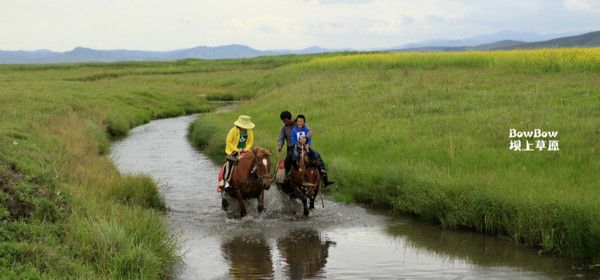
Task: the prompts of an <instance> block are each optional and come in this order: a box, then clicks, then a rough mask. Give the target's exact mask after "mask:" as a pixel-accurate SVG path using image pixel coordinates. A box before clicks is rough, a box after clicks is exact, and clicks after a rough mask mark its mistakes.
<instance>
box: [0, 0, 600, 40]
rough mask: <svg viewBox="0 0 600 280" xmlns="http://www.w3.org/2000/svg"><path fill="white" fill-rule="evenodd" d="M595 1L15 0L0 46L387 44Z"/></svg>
mask: <svg viewBox="0 0 600 280" xmlns="http://www.w3.org/2000/svg"><path fill="white" fill-rule="evenodd" d="M599 11H600V0H504V1H497V0H480V1H469V0H452V1H447V0H419V1H399V0H255V1H239V0H200V1H199V0H177V1H176V2H172V1H161V0H128V1H122V0H103V1H100V0H54V1H51V0H19V1H7V3H3V4H2V9H0V38H10V40H0V49H52V50H68V49H72V48H73V47H76V46H86V47H91V48H100V49H111V48H127V49H146V50H148V49H149V50H169V49H179V48H185V47H193V46H197V45H210V46H215V45H226V44H234V43H235V44H246V45H249V46H252V47H255V48H259V49H279V48H304V47H307V46H312V45H319V46H323V47H328V48H344V47H351V48H359V49H362V48H385V47H391V46H397V45H401V44H404V43H410V42H415V41H421V40H426V39H432V38H449V39H456V38H463V37H469V36H474V35H479V34H486V33H494V32H498V31H501V30H516V31H533V32H538V33H556V32H567V31H580V30H583V31H588V30H593V29H596V28H598V29H600V20H599V19H598V12H599Z"/></svg>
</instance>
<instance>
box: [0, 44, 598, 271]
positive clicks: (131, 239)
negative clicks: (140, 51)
mask: <svg viewBox="0 0 600 280" xmlns="http://www.w3.org/2000/svg"><path fill="white" fill-rule="evenodd" d="M599 65H600V50H599V49H569V50H546V51H514V52H472V53H452V54H411V53H407V54H328V55H314V56H282V57H266V58H257V59H248V60H221V61H197V60H185V61H177V62H135V63H133V62H132V63H110V64H64V65H3V66H0V104H2V107H1V110H0V187H1V188H0V201H2V207H0V222H1V223H2V226H1V227H0V275H2V277H6V278H9V279H10V278H31V279H36V278H38V279H56V278H75V279H108V278H126V279H130V278H142V279H157V278H165V277H166V276H168V275H169V273H170V271H171V269H173V266H174V265H175V264H176V263H177V260H178V257H177V253H176V252H177V246H178V242H177V238H176V237H175V236H172V235H171V234H169V233H168V231H167V228H166V226H165V221H164V217H163V212H164V209H165V204H164V200H163V198H162V197H161V196H160V194H159V192H158V191H157V188H156V185H155V183H154V182H152V180H151V179H150V178H149V177H146V176H130V175H121V174H119V173H118V172H117V170H116V168H115V167H114V166H113V164H112V163H111V162H110V160H109V159H108V158H107V156H106V154H107V152H108V151H109V149H110V146H109V144H110V139H111V138H118V137H122V136H124V135H126V134H127V132H128V131H129V129H130V128H131V127H133V126H135V125H139V124H142V123H145V122H147V121H149V120H151V119H154V118H161V117H169V116H177V115H183V114H189V113H194V112H207V111H210V110H212V109H214V108H216V107H217V106H220V105H219V104H218V102H212V101H223V100H244V101H243V102H241V103H240V104H239V105H238V106H237V107H236V109H235V110H234V111H231V112H225V113H216V114H207V115H203V117H202V118H200V119H199V120H198V121H196V122H195V123H194V125H193V126H192V127H191V128H190V138H191V139H192V141H193V142H194V144H195V145H197V146H198V147H201V148H203V149H205V151H206V152H207V154H209V155H210V156H211V157H212V158H213V159H215V160H217V161H221V160H222V158H223V142H224V141H223V139H224V138H225V133H226V132H227V129H228V128H229V127H230V126H231V122H233V120H234V119H235V118H236V117H237V115H239V114H241V113H244V114H249V115H251V116H252V117H253V120H254V121H255V123H256V124H257V129H256V133H257V134H256V138H257V139H256V140H257V142H258V144H259V145H263V146H269V147H273V148H274V147H275V145H276V139H277V138H276V137H277V133H278V131H279V127H280V121H279V119H278V115H279V112H280V111H281V110H284V109H289V110H291V111H292V112H293V113H304V114H306V115H307V118H308V119H307V120H308V123H309V124H310V125H311V127H312V128H313V129H314V131H315V138H314V143H315V147H316V148H317V149H318V150H319V151H320V152H321V153H322V154H323V155H324V158H325V160H326V162H327V164H328V165H329V166H330V169H331V171H330V172H331V174H332V177H333V178H334V179H336V180H337V181H338V182H339V184H338V187H337V188H336V189H334V190H332V191H331V193H332V194H333V195H334V196H335V197H336V198H338V199H340V200H342V201H349V202H350V201H352V202H360V203H366V204H369V205H372V206H375V207H382V208H387V209H390V210H392V211H393V212H394V213H412V214H415V215H418V216H420V217H422V218H423V219H425V220H429V221H432V222H436V223H441V224H443V225H444V226H446V227H451V228H463V227H464V228H470V229H474V230H477V231H480V232H484V233H489V234H498V235H502V236H507V237H509V238H512V239H514V240H515V241H517V242H520V243H523V244H526V245H528V246H538V247H540V248H543V249H544V250H545V251H546V252H549V253H558V254H561V255H564V256H566V257H570V258H577V259H582V260H586V261H589V262H593V261H596V262H597V261H600V255H599V254H600V253H599V252H600V216H599V215H600V214H599V213H600V211H599V210H600V203H598V201H599V199H600V191H599V190H598V187H599V184H598V182H599V181H600V180H599V176H600V173H599V171H600V162H599V161H598V160H597V159H598V156H599V153H600V142H599V141H598V138H599V137H600V79H599V78H600V75H599V71H600V66H599ZM510 128H515V129H519V130H530V129H533V128H541V129H544V130H558V131H559V136H558V138H559V140H560V145H561V146H560V149H561V150H560V152H534V153H523V152H522V153H518V152H512V151H509V150H508V143H509V138H508V129H510ZM211 187H212V186H211Z"/></svg>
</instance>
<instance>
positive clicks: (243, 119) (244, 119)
mask: <svg viewBox="0 0 600 280" xmlns="http://www.w3.org/2000/svg"><path fill="white" fill-rule="evenodd" d="M233 124H235V125H236V126H239V127H241V128H245V129H253V128H254V124H253V123H252V122H251V121H250V117H249V116H245V115H241V116H239V117H238V119H237V120H236V121H235V122H233Z"/></svg>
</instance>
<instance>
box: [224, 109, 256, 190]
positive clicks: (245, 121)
mask: <svg viewBox="0 0 600 280" xmlns="http://www.w3.org/2000/svg"><path fill="white" fill-rule="evenodd" d="M233 124H234V125H235V126H234V127H233V128H231V129H230V130H229V133H227V138H226V139H225V153H226V154H227V156H226V157H225V159H226V160H227V165H226V167H225V173H224V175H223V179H222V180H221V181H219V187H220V188H223V187H224V188H225V189H227V188H229V187H230V186H229V180H230V179H231V178H230V176H231V170H232V169H233V167H234V166H235V164H236V163H237V162H238V159H239V155H240V152H247V151H249V150H250V149H252V145H253V144H254V131H253V128H254V124H253V123H252V122H251V121H250V117H249V116H245V115H241V116H239V117H238V119H237V120H236V121H235V122H233Z"/></svg>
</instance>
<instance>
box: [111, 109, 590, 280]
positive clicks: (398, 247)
mask: <svg viewBox="0 0 600 280" xmlns="http://www.w3.org/2000/svg"><path fill="white" fill-rule="evenodd" d="M196 117H197V115H192V116H184V117H178V118H170V119H161V120H156V121H152V122H150V123H148V124H145V125H142V126H139V127H136V128H134V129H132V130H131V132H130V133H129V135H128V136H127V137H126V138H124V139H122V140H120V141H118V142H115V143H114V144H113V145H112V148H111V154H110V157H111V159H112V160H113V161H114V163H115V164H116V166H117V168H118V169H119V170H120V171H121V172H122V173H143V174H149V175H150V176H152V177H153V178H154V179H155V180H156V181H157V182H158V184H159V189H160V191H161V193H162V194H163V195H164V197H165V199H166V202H167V206H168V208H169V209H170V210H169V211H168V213H167V214H166V216H167V219H168V223H169V227H170V229H171V230H172V231H173V232H174V234H176V235H178V236H179V238H180V239H181V240H182V247H183V251H182V252H181V254H182V265H181V266H180V267H179V268H178V269H177V272H176V275H175V277H174V278H176V279H417V278H418V279H423V278H426V279H427V278H435V279H440V278H442V279H482V278H486V279H507V278H510V279H555V278H561V279H563V278H585V279H597V278H598V277H600V275H599V274H598V271H592V270H586V269H579V268H577V267H573V266H572V265H571V264H569V261H568V260H565V259H561V258H557V257H551V256H539V255H538V254H537V250H533V249H527V248H524V247H522V246H518V245H516V244H514V243H513V242H512V241H510V240H505V239H502V238H498V237H492V236H486V235H482V234H477V233H473V232H466V231H457V230H445V229H443V228H441V227H440V226H439V225H429V224H426V223H422V222H419V221H416V220H414V219H413V218H409V217H390V216H387V215H384V214H382V213H378V212H377V211H374V210H368V209H365V208H362V207H359V206H355V205H347V204H343V203H338V202H335V201H333V200H332V199H331V198H328V197H327V196H325V201H324V205H325V207H324V208H323V207H322V206H321V201H320V200H319V201H318V203H317V204H316V213H315V215H314V216H311V217H307V218H305V217H304V216H303V215H302V211H301V204H300V203H299V202H297V201H290V200H289V199H288V198H287V197H286V196H283V195H281V194H280V193H279V192H278V190H277V188H276V187H274V186H273V187H271V189H270V190H269V191H267V193H266V198H265V206H266V210H265V212H263V213H260V214H259V213H258V212H257V210H256V201H252V202H251V203H250V204H249V206H248V207H247V208H248V216H247V217H245V218H244V219H239V218H238V215H239V212H238V209H237V207H230V209H229V211H228V212H224V211H222V210H221V198H220V194H219V193H217V192H216V184H217V179H216V178H217V173H218V169H219V167H218V166H217V165H215V164H214V163H212V162H211V161H210V160H209V159H208V158H207V157H206V156H204V155H203V154H202V153H201V152H199V151H197V150H196V149H194V148H193V147H192V146H191V144H190V143H189V141H188V140H187V137H186V134H187V129H188V126H189V125H190V123H191V122H192V121H193V120H194V119H195V118H196ZM275 140H276V139H274V141H275ZM324 157H325V159H326V158H327V155H324ZM232 205H234V204H232Z"/></svg>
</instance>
